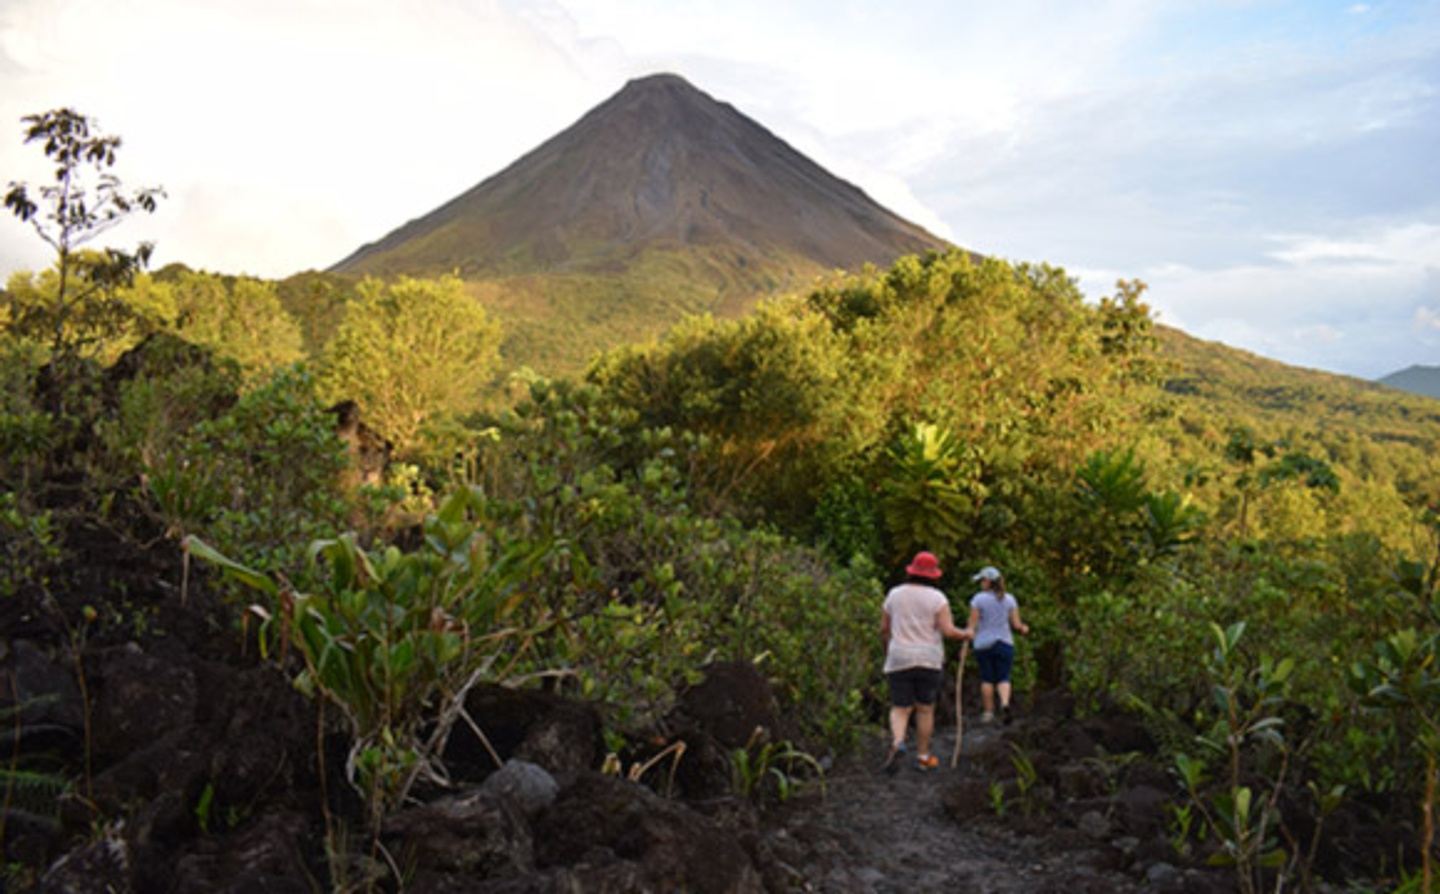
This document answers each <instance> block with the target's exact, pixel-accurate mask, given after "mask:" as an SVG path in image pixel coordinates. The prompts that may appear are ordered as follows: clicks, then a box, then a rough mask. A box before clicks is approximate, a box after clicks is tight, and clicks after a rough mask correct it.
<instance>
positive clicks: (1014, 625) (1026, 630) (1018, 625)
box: [1010, 605, 1030, 636]
mask: <svg viewBox="0 0 1440 894" xmlns="http://www.w3.org/2000/svg"><path fill="white" fill-rule="evenodd" d="M1010 629H1011V630H1015V631H1018V632H1020V633H1022V634H1024V635H1025V636H1029V635H1030V625H1029V624H1026V623H1025V622H1024V621H1022V620H1020V606H1018V605H1017V606H1015V607H1014V608H1012V609H1010Z"/></svg>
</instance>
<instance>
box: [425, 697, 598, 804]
mask: <svg viewBox="0 0 1440 894" xmlns="http://www.w3.org/2000/svg"><path fill="white" fill-rule="evenodd" d="M465 710H466V711H467V712H468V713H469V715H470V717H471V718H472V719H473V720H474V721H475V724H476V725H477V726H479V727H480V730H481V732H483V733H484V734H485V738H486V739H487V740H488V741H489V743H490V746H491V747H492V748H494V749H495V751H496V752H497V753H498V754H499V757H500V760H501V762H502V763H503V762H504V761H506V760H509V759H510V758H512V757H517V758H521V759H523V760H525V761H528V762H529V763H532V764H535V765H537V766H540V767H543V768H544V769H545V770H546V771H548V772H550V773H565V772H574V771H578V770H589V769H595V768H598V767H599V766H600V763H601V760H602V758H603V757H604V755H605V752H604V743H603V740H602V737H601V724H600V715H599V714H598V713H597V712H596V710H595V708H594V707H593V706H592V705H589V704H586V703H584V702H578V701H573V700H571V699H567V698H564V697H562V696H558V695H554V694H552V693H548V692H541V691H539V690H535V689H510V688H508V687H505V686H496V685H483V686H476V687H475V688H474V689H472V690H470V693H469V694H468V695H467V696H466V698H465ZM444 760H445V765H446V767H448V768H449V770H450V773H451V776H452V777H453V778H454V779H456V780H458V781H472V782H479V781H481V780H483V779H484V778H485V777H486V776H488V775H490V774H491V773H493V772H494V771H495V770H497V769H499V767H498V766H496V763H495V759H494V758H493V757H492V756H491V754H490V750H489V749H488V748H486V747H485V744H484V743H483V742H481V741H480V739H479V737H477V736H476V735H475V733H474V732H473V731H472V730H471V729H470V727H469V725H467V724H465V723H464V722H461V723H457V724H456V725H455V728H454V729H453V730H452V731H451V733H450V738H449V740H448V741H447V742H446V745H445V752H444Z"/></svg>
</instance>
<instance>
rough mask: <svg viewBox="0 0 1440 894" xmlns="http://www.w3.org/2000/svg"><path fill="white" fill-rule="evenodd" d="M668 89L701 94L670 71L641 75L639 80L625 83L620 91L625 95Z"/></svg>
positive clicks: (692, 85) (635, 79)
mask: <svg viewBox="0 0 1440 894" xmlns="http://www.w3.org/2000/svg"><path fill="white" fill-rule="evenodd" d="M666 88H668V89H674V88H681V89H685V90H694V91H695V92H696V93H699V92H700V91H699V89H697V88H696V87H695V85H694V84H691V83H690V82H689V81H687V80H685V79H684V78H683V77H681V76H680V75H678V74H675V73H673V72H668V71H657V72H656V73H654V74H648V75H641V76H640V77H638V78H631V79H630V80H628V81H626V82H625V86H624V87H622V88H621V89H620V93H621V94H624V93H626V92H634V91H637V90H654V89H666Z"/></svg>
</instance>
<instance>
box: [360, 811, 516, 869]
mask: <svg viewBox="0 0 1440 894" xmlns="http://www.w3.org/2000/svg"><path fill="white" fill-rule="evenodd" d="M383 835H384V837H385V839H387V840H388V841H389V842H391V845H390V847H391V852H392V853H393V854H395V856H396V859H398V860H400V861H401V863H402V864H404V865H413V866H415V867H417V868H418V869H423V870H428V871H430V872H434V873H439V874H444V873H462V874H465V875H471V876H475V877H477V878H497V877H505V876H516V875H524V874H525V873H528V872H531V871H532V870H533V869H534V868H535V860H534V844H533V841H532V838H531V834H530V828H529V826H528V825H527V824H526V822H525V817H524V814H523V813H522V812H521V811H520V809H519V807H517V806H516V805H515V804H514V803H513V802H512V801H511V799H510V798H508V797H501V796H497V795H495V794H492V793H488V792H484V791H481V790H479V789H475V790H472V791H469V792H466V793H465V794H462V795H458V796H456V797H451V798H443V799H441V800H439V801H435V802H433V803H430V804H426V805H425V806H423V807H415V808H412V809H410V810H406V811H403V812H401V813H398V814H396V815H395V816H392V817H391V818H390V819H388V820H386V821H385V825H384V829H383Z"/></svg>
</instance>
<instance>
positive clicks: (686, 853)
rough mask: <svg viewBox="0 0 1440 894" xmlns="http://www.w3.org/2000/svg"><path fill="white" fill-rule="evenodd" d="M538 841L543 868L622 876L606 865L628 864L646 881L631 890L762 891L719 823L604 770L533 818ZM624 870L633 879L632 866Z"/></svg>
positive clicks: (582, 777) (586, 776)
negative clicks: (607, 773)
mask: <svg viewBox="0 0 1440 894" xmlns="http://www.w3.org/2000/svg"><path fill="white" fill-rule="evenodd" d="M535 842H536V846H535V856H536V863H537V864H538V865H539V866H540V867H541V868H542V869H552V868H559V867H566V868H570V869H572V870H574V871H576V872H594V871H599V870H605V871H606V872H620V871H621V870H616V869H611V868H609V867H613V866H615V865H616V864H631V865H633V866H634V867H635V869H636V870H637V871H638V878H639V879H640V880H642V885H641V886H640V887H637V888H634V889H633V890H643V891H651V890H653V891H682V890H683V891H692V892H696V894H731V892H758V891H760V890H761V885H760V877H759V874H758V873H757V872H756V870H755V867H754V865H753V863H752V862H751V860H750V857H749V855H748V854H746V852H745V850H744V849H743V848H742V847H741V846H740V844H739V843H738V842H737V841H736V839H735V838H734V837H733V836H732V835H730V834H727V833H726V832H725V830H724V829H722V828H721V827H720V826H719V825H717V824H716V823H714V822H713V821H711V820H709V819H707V818H706V817H704V816H701V815H700V814H698V813H696V812H695V811H693V810H690V809H688V808H686V807H685V806H684V805H683V804H680V803H678V802H675V801H667V800H665V799H664V798H661V797H659V796H657V795H656V794H655V793H653V792H651V791H650V790H649V789H647V788H645V787H643V786H640V785H636V784H634V783H630V782H625V781H623V780H620V779H616V778H613V777H610V776H604V775H601V774H599V773H581V774H579V775H578V776H576V777H575V778H574V779H573V780H572V781H571V782H570V783H569V784H568V785H566V786H565V787H564V788H562V789H561V791H560V796H559V798H557V799H556V801H555V803H554V804H553V805H551V806H550V808H549V809H547V810H546V811H545V812H544V813H542V814H541V815H540V816H539V817H538V818H537V819H536V821H535ZM623 872H624V874H625V875H626V876H627V877H629V876H630V870H629V869H626V870H623ZM584 890H587V891H588V890H590V889H589V888H585V889H584ZM614 890H630V889H621V888H616V889H614Z"/></svg>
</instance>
